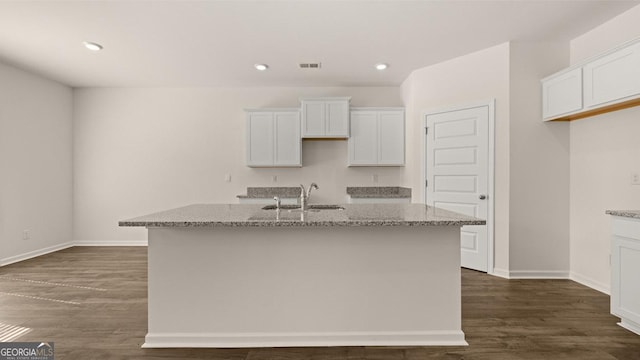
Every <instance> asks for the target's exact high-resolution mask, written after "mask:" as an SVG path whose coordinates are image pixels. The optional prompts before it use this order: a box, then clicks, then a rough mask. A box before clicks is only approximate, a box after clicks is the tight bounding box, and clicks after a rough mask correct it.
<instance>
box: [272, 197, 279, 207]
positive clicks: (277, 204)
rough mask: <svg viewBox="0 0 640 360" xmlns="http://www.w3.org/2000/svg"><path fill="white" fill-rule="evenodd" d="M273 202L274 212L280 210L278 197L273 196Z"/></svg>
mask: <svg viewBox="0 0 640 360" xmlns="http://www.w3.org/2000/svg"><path fill="white" fill-rule="evenodd" d="M273 200H275V201H276V210H280V197H279V196H274V197H273Z"/></svg>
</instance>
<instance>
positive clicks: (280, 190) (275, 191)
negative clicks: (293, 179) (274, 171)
mask: <svg viewBox="0 0 640 360" xmlns="http://www.w3.org/2000/svg"><path fill="white" fill-rule="evenodd" d="M274 196H279V197H280V198H283V199H285V198H297V197H299V196H300V187H299V186H295V187H284V186H276V187H248V188H247V194H246V195H237V196H236V197H237V198H239V199H272V198H273V197H274Z"/></svg>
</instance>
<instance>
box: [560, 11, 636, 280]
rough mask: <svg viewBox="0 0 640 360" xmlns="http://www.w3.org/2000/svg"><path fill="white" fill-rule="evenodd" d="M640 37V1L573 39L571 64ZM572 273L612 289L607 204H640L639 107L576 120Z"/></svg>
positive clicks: (573, 126)
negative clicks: (635, 179)
mask: <svg viewBox="0 0 640 360" xmlns="http://www.w3.org/2000/svg"><path fill="white" fill-rule="evenodd" d="M638 37H640V6H636V7H634V8H632V9H631V10H629V11H627V12H625V13H623V14H621V15H619V16H618V17H616V18H614V19H612V20H611V21H608V22H606V23H604V24H602V25H601V26H599V27H597V28H595V29H593V30H592V31H590V32H588V33H586V34H584V35H582V36H580V37H577V38H575V39H573V40H572V41H571V63H572V64H575V63H579V62H581V61H583V60H584V59H587V58H589V57H592V56H594V55H597V54H598V53H601V52H603V51H605V50H607V49H610V48H612V47H615V46H617V45H619V44H622V43H624V42H627V41H629V40H632V39H634V38H638ZM570 128H571V129H570V132H571V147H570V156H571V200H570V201H571V213H570V222H571V226H570V252H571V260H570V261H571V277H572V278H573V279H575V280H577V281H580V282H582V283H585V284H587V285H589V286H592V287H594V288H596V289H599V290H601V291H604V292H608V291H609V289H610V267H609V254H610V216H608V215H605V214H604V212H605V210H607V209H639V208H640V186H638V185H635V186H632V185H631V184H630V177H631V173H632V172H638V173H640V141H639V139H638V134H640V107H635V108H630V109H626V110H621V111H617V112H612V113H607V114H602V115H599V116H595V117H590V118H586V119H582V120H577V121H572V122H571V125H570Z"/></svg>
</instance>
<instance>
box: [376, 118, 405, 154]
mask: <svg viewBox="0 0 640 360" xmlns="http://www.w3.org/2000/svg"><path fill="white" fill-rule="evenodd" d="M378 165H404V112H403V111H381V112H380V113H378Z"/></svg>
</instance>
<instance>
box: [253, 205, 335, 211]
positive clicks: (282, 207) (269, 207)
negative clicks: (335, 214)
mask: <svg viewBox="0 0 640 360" xmlns="http://www.w3.org/2000/svg"><path fill="white" fill-rule="evenodd" d="M275 209H276V206H275V205H267V206H264V207H263V208H262V210H275ZM307 209H308V210H316V211H317V210H344V208H343V207H342V206H340V205H309V206H308V207H307ZM280 210H300V205H280Z"/></svg>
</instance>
